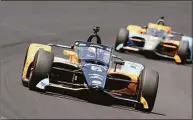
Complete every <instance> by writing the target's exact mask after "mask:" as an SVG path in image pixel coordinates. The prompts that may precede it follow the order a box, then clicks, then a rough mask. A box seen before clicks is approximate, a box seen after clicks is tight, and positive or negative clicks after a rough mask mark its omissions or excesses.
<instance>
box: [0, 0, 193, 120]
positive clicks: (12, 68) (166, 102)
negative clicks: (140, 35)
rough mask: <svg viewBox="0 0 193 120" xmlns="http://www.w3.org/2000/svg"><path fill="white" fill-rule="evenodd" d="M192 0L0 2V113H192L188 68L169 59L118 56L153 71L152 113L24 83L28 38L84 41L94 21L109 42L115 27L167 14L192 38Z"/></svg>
mask: <svg viewBox="0 0 193 120" xmlns="http://www.w3.org/2000/svg"><path fill="white" fill-rule="evenodd" d="M191 6H192V2H180V1H178V2H177V1H176V2H166V1H164V2H153V1H151V2H141V1H139V2H135V1H131V2H126V1H122V2H118V1H117V2H116V1H114V2H110V1H106V2H102V1H98V2H69V1H66V2H62V1H58V2H49V1H47V2H46V1H45V2H35V1H34V2H19V1H18V2H16V1H15V2H0V43H1V50H0V53H1V103H2V105H1V112H2V115H3V116H4V117H5V118H32V119H35V118H68V119H70V118H77V119H78V118H79V119H81V118H82V119H87V118H90V119H92V118H97V119H99V118H109V119H118V118H125V119H129V118H130V119H135V118H138V119H140V118H145V119H152V118H153V119H158V118H159V119H167V118H173V119H177V118H185V119H191V117H192V75H191V74H192V67H191V65H176V64H175V62H171V61H165V60H161V61H156V60H148V59H146V58H144V57H143V56H140V55H136V54H130V55H124V54H120V53H115V54H116V55H120V56H122V57H123V58H124V59H126V60H130V61H135V62H139V63H142V64H144V65H146V66H147V67H150V68H152V69H155V70H157V71H158V72H159V74H160V83H159V89H158V94H157V99H156V103H155V108H154V110H153V113H150V114H147V113H142V112H139V111H134V110H133V108H132V107H131V108H130V107H126V108H125V107H120V106H114V107H108V106H103V105H97V104H92V103H88V102H84V100H78V99H76V98H74V97H70V96H69V97H68V96H62V95H60V96H59V95H54V96H53V95H52V96H51V95H44V94H40V93H37V92H32V91H29V90H28V88H26V87H24V86H22V83H21V71H22V66H23V60H24V56H25V52H26V48H27V47H28V45H29V44H30V43H32V42H38V43H59V44H65V45H71V44H72V43H73V42H74V41H75V40H86V39H87V38H88V36H89V34H90V33H91V32H92V27H93V25H99V26H100V27H101V30H100V33H99V34H100V36H101V38H102V42H103V44H106V45H113V44H114V41H115V38H116V34H117V31H118V29H119V28H121V27H126V25H127V24H139V25H145V24H146V23H148V22H155V21H156V20H157V19H158V18H159V16H161V15H165V20H166V22H167V23H168V24H169V25H171V26H172V27H173V29H174V30H175V31H178V32H183V33H186V34H187V35H189V36H192V34H191V33H192V31H191V30H192V12H191V11H192V8H191Z"/></svg>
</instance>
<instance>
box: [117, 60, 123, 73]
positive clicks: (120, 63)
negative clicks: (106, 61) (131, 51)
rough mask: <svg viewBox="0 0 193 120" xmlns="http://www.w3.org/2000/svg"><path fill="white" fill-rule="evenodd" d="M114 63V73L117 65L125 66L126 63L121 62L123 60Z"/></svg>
mask: <svg viewBox="0 0 193 120" xmlns="http://www.w3.org/2000/svg"><path fill="white" fill-rule="evenodd" d="M114 63H115V69H114V72H116V69H117V65H124V64H125V62H124V61H121V60H115V61H114Z"/></svg>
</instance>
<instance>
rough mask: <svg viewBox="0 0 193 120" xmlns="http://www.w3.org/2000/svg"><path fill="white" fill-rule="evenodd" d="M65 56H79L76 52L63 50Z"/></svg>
mask: <svg viewBox="0 0 193 120" xmlns="http://www.w3.org/2000/svg"><path fill="white" fill-rule="evenodd" d="M63 54H64V55H67V56H76V55H77V54H76V53H75V52H73V51H69V50H63Z"/></svg>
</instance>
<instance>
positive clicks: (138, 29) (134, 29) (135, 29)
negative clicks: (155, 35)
mask: <svg viewBox="0 0 193 120" xmlns="http://www.w3.org/2000/svg"><path fill="white" fill-rule="evenodd" d="M127 30H128V31H132V32H137V33H141V32H142V28H141V27H140V26H137V25H128V26H127Z"/></svg>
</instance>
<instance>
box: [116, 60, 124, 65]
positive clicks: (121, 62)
mask: <svg viewBox="0 0 193 120" xmlns="http://www.w3.org/2000/svg"><path fill="white" fill-rule="evenodd" d="M114 63H115V64H117V65H124V64H125V62H124V61H120V60H115V61H114Z"/></svg>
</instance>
